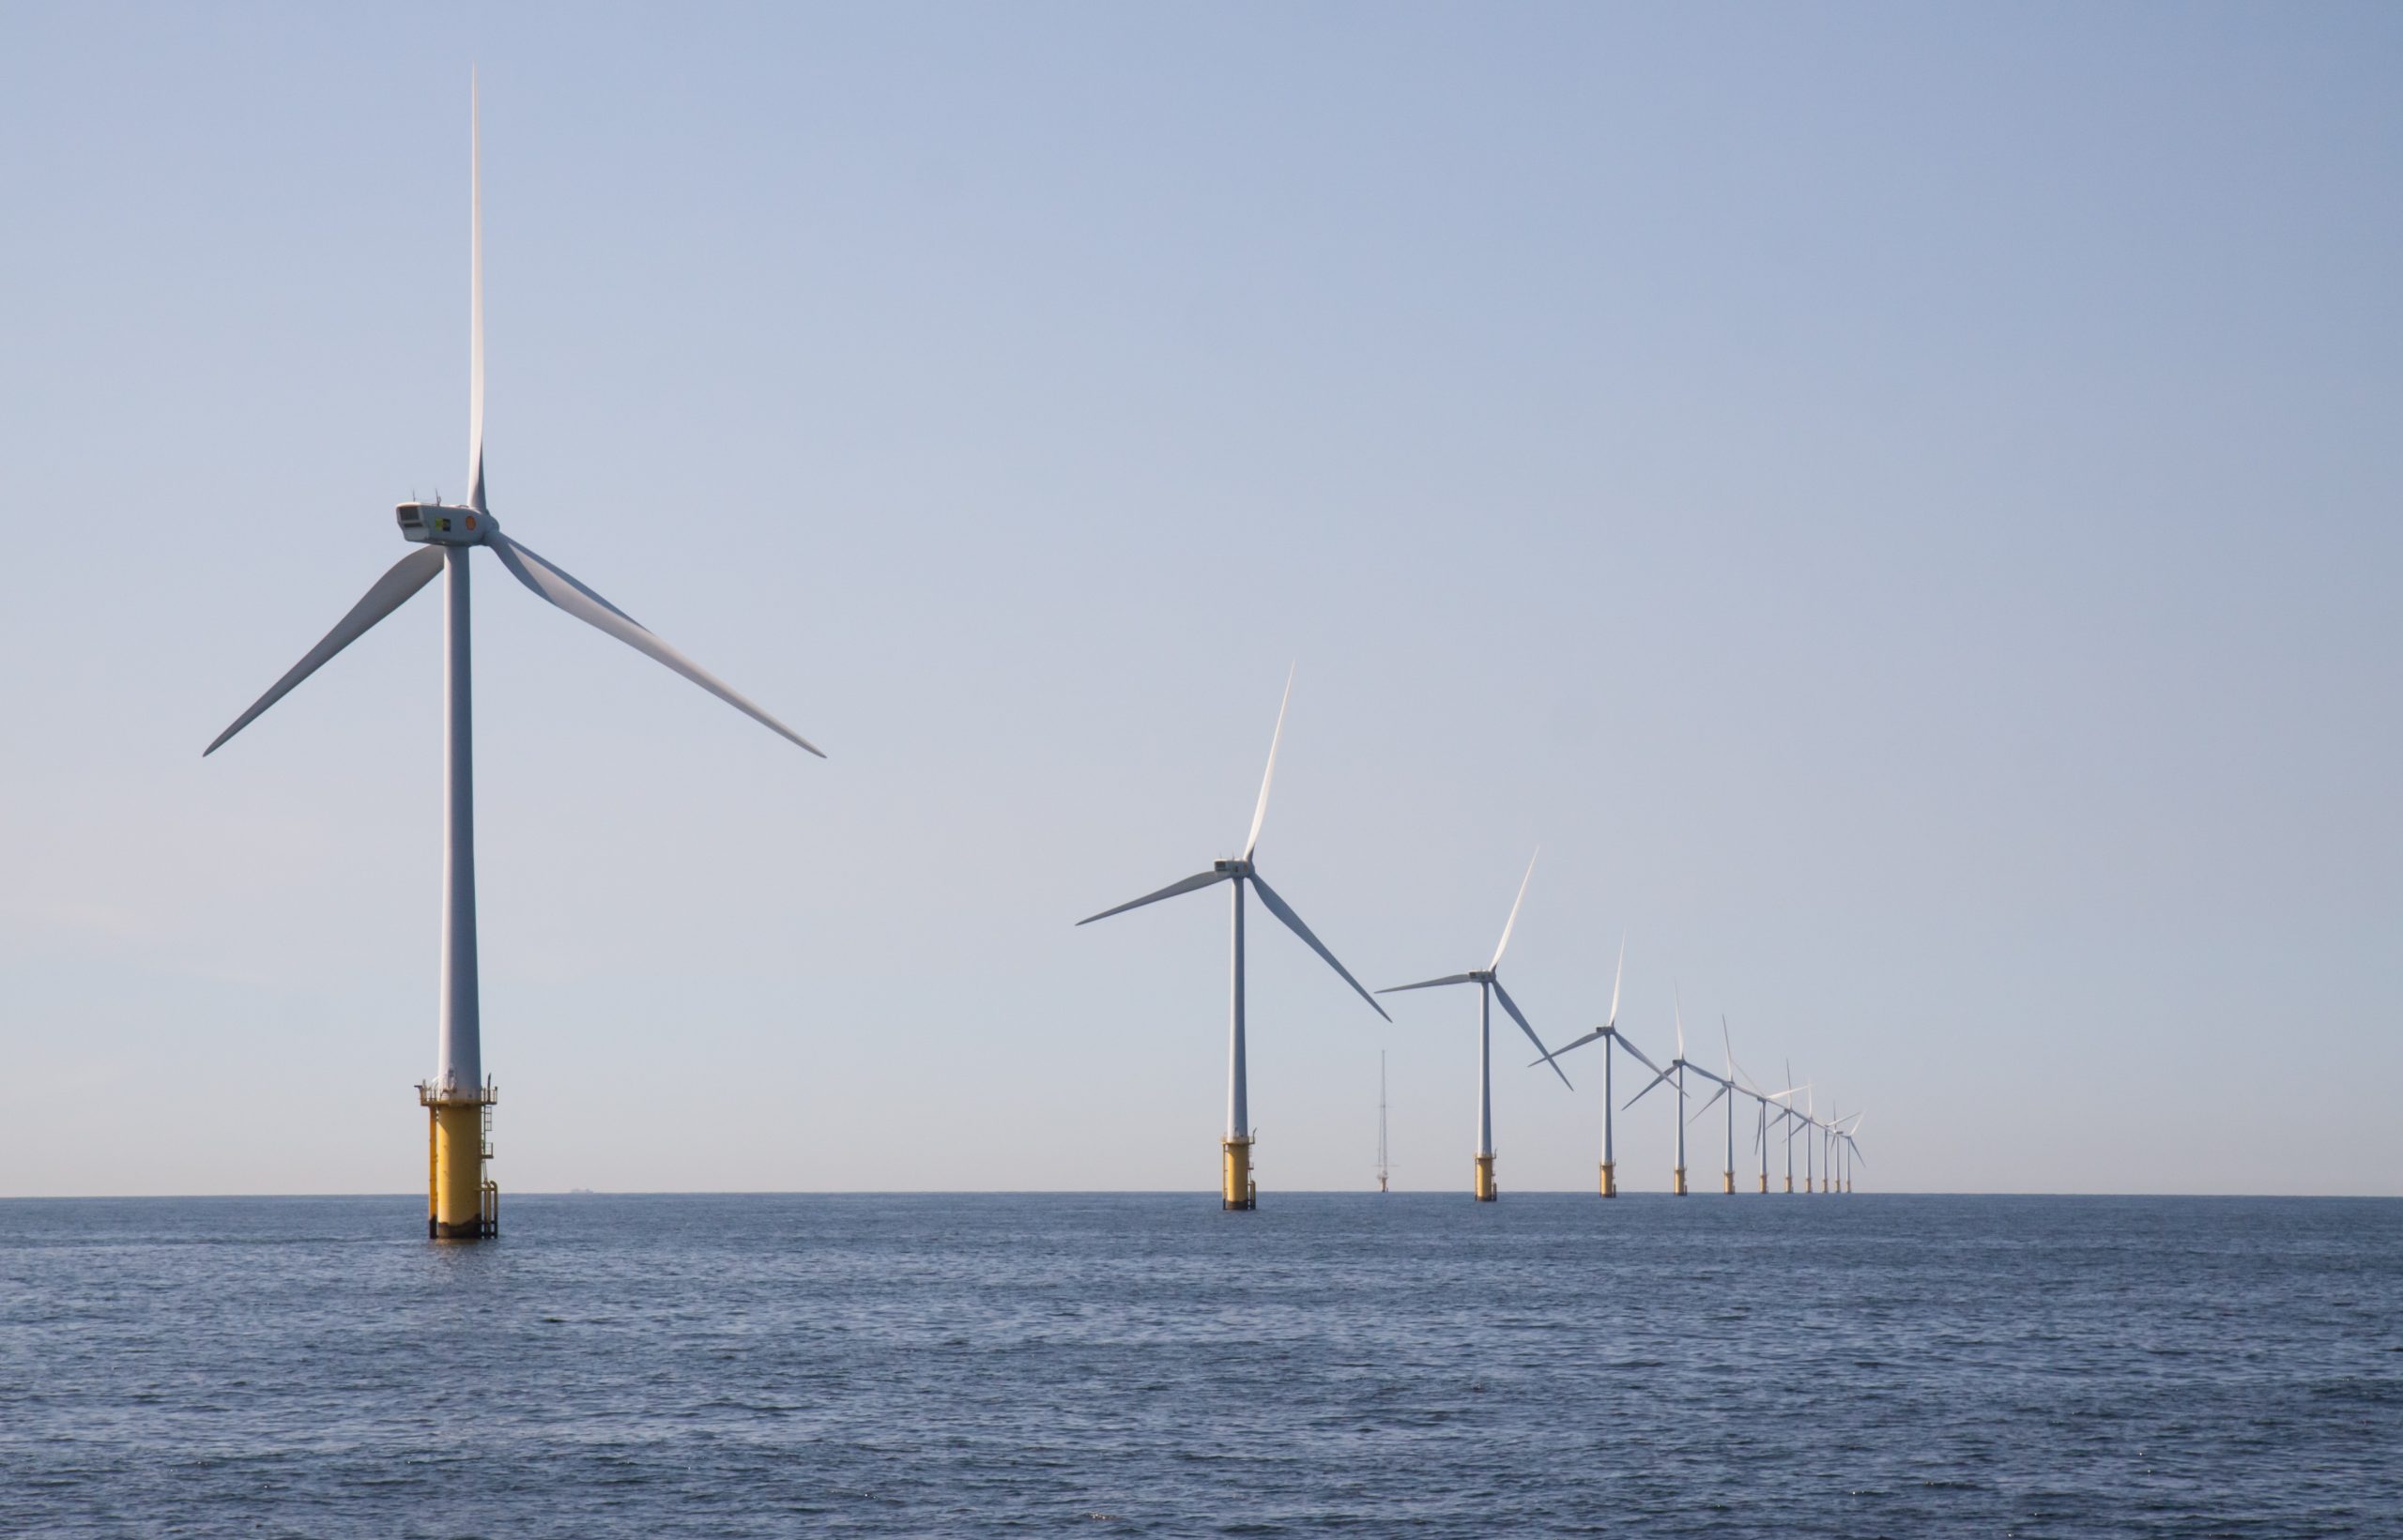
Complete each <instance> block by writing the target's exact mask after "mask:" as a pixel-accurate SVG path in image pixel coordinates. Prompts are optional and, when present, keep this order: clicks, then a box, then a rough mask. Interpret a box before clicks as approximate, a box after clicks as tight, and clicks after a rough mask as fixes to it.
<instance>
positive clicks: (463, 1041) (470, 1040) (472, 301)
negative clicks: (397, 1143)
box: [201, 77, 825, 1240]
mask: <svg viewBox="0 0 2403 1540" xmlns="http://www.w3.org/2000/svg"><path fill="white" fill-rule="evenodd" d="M467 125H468V127H467V144H468V149H467V189H468V191H467V204H468V240H467V249H468V259H467V269H468V277H467V294H468V300H467V306H468V344H467V358H468V372H467V501H466V502H464V503H459V504H449V503H443V502H440V501H436V502H432V503H421V502H407V503H403V504H401V505H400V506H399V508H398V510H397V511H396V516H397V518H398V519H399V521H400V527H401V538H402V539H404V540H406V541H412V542H414V543H417V544H420V545H421V546H423V547H424V549H422V550H418V551H413V552H411V553H410V554H409V555H407V556H406V557H402V558H401V559H400V560H399V561H398V562H396V563H394V564H393V566H392V568H391V570H390V572H386V573H385V574H384V575H383V576H382V577H380V578H378V579H377V580H376V582H375V587H371V588H369V589H368V590H367V595H366V597H365V598H363V599H361V600H360V602H358V603H357V604H355V605H353V606H351V610H350V613H349V614H347V615H345V616H344V617H343V618H342V619H341V620H339V621H337V622H336V623H335V625H334V629H333V630H331V631H329V632H328V633H326V635H325V639H324V640H323V641H320V642H319V643H318V644H317V645H316V646H315V647H314V648H310V649H309V653H308V655H307V656H306V657H304V658H302V659H301V660H300V661H299V662H298V663H295V664H293V665H292V668H291V669H290V671H289V672H287V673H286V674H285V675H284V676H283V678H282V679H278V680H276V681H275V683H274V685H273V686H272V687H271V688H270V689H268V693H267V694H264V695H261V696H260V697H259V698H258V699H257V701H255V702H254V703H253V705H252V707H251V709H249V710H247V711H244V712H243V713H242V714H241V715H240V716H238V717H237V718H235V719H234V724H233V725H232V726H230V727H228V728H226V729H225V730H224V731H223V732H222V733H220V734H218V735H217V738H216V740H215V741H214V742H212V743H210V744H209V745H208V747H207V748H206V749H204V750H202V751H201V753H202V756H203V757H207V755H211V754H214V753H216V752H217V750H218V749H219V748H220V747H221V746H222V745H223V743H224V742H225V740H227V739H229V738H232V737H233V736H234V735H235V734H236V733H238V732H240V731H241V730H242V729H243V728H244V727H246V726H248V725H250V724H251V723H252V722H253V720H255V719H256V718H257V716H258V715H259V713H260V712H262V711H265V710H266V709H268V707H270V706H273V705H274V704H275V703H276V702H277V701H279V700H282V699H283V697H284V696H285V695H286V694H289V693H290V692H291V691H292V689H293V687H294V686H296V685H298V683H299V682H300V681H301V680H303V679H307V678H308V677H309V676H310V675H312V674H314V673H315V672H316V671H317V670H318V668H320V667H322V666H323V665H324V664H325V663H326V662H327V661H328V660H329V659H330V658H332V657H333V656H334V654H336V653H337V652H340V651H341V650H342V649H343V648H346V647H348V646H349V645H350V644H351V643H353V642H355V641H357V640H358V639H359V638H360V637H361V636H363V635H365V634H366V633H367V632H368V631H369V630H370V629H371V628H372V627H374V626H375V623H376V622H377V621H378V620H381V619H383V618H385V617H386V616H388V615H390V614H391V613H392V612H393V611H394V610H396V609H398V608H400V607H401V605H402V604H403V603H405V602H407V601H408V599H409V598H410V596H412V595H413V594H415V593H416V592H417V591H418V590H419V589H420V588H422V587H425V586H426V585H427V584H428V583H431V582H433V581H434V577H435V574H436V573H437V572H438V573H440V574H441V575H442V579H443V585H442V599H443V648H442V694H443V745H442V770H443V774H442V821H443V830H444V841H443V847H442V1002H441V1014H440V1029H439V1031H438V1034H437V1037H436V1061H435V1075H434V1078H433V1079H432V1080H430V1081H427V1082H425V1083H424V1084H422V1085H421V1086H419V1087H418V1100H419V1101H420V1102H421V1104H422V1105H424V1106H425V1107H426V1109H427V1121H428V1123H429V1130H428V1138H429V1139H430V1141H431V1143H432V1153H431V1157H430V1159H429V1162H428V1166H429V1176H428V1188H429V1191H428V1194H427V1201H426V1209H427V1212H426V1233H427V1234H428V1235H429V1236H432V1237H434V1238H436V1239H437V1240H467V1239H473V1238H476V1237H479V1236H485V1235H490V1234H493V1233H495V1231H496V1229H497V1201H498V1198H497V1188H496V1187H495V1186H494V1184H493V1183H491V1182H488V1181H487V1180H485V1176H484V1162H485V1161H486V1160H487V1159H488V1158H489V1155H488V1152H487V1150H486V1147H485V1142H484V1132H485V1128H486V1126H487V1122H488V1119H489V1117H490V1114H489V1111H488V1109H489V1108H490V1107H491V1105H492V1104H493V1103H494V1102H495V1101H496V1100H497V1092H496V1091H495V1090H494V1088H493V1085H492V1082H491V1081H490V1080H489V1079H488V1078H487V1077H486V1076H485V1075H484V1073H483V1056H482V1041H481V1037H482V1032H481V1027H482V1023H481V1020H480V1017H479V1014H478V1008H477V1007H478V991H477V982H476V837H475V828H476V820H475V756H474V752H473V747H472V737H473V731H472V729H473V712H472V704H471V691H470V688H469V666H468V664H469V648H468V628H467V557H468V553H469V552H471V551H472V550H473V549H474V548H475V547H477V546H479V545H482V546H484V547H486V548H487V549H489V550H490V551H491V552H492V554H493V555H494V556H496V557H499V558H500V564H501V565H502V566H503V567H505V568H507V569H508V570H509V572H510V574H511V575H512V576H513V577H515V578H516V579H517V581H519V582H520V583H523V584H525V585H526V587H528V588H531V589H533V590H534V592H535V593H536V594H538V595H540V596H541V597H542V598H543V599H545V600H548V601H549V602H551V603H553V604H556V605H558V606H559V608H560V609H563V610H565V611H567V613H568V614H570V615H573V616H574V617H575V618H577V619H579V620H582V621H584V622H586V623H587V624H589V625H591V626H593V627H595V628H597V629H599V630H601V631H604V632H606V633H608V634H610V635H612V636H614V637H616V638H617V639H618V640H620V641H621V642H623V643H625V644H626V645H627V646H628V647H631V648H635V650H636V651H638V652H642V653H645V654H647V655H649V656H650V657H651V658H654V659H656V660H658V661H659V662H660V663H665V664H666V666H667V667H669V668H671V669H673V670H675V671H676V672H677V673H679V674H681V675H682V676H684V678H686V679H690V680H692V681H693V682H694V683H695V684H697V685H699V686H700V687H701V688H702V689H704V690H707V691H708V692H709V693H710V694H713V695H715V696H717V697H718V698H719V699H720V700H723V701H725V702H726V703H727V705H729V706H732V707H733V708H734V709H737V710H739V711H742V712H743V713H744V714H745V715H747V716H749V717H751V718H752V719H753V720H755V721H757V722H759V723H761V724H764V725H766V726H767V727H769V728H770V729H772V730H773V731H774V732H777V733H780V734H782V735H783V736H784V737H785V738H787V739H789V740H792V741H793V742H794V743H797V744H799V745H801V747H803V748H804V749H807V750H808V751H809V752H810V753H811V754H815V755H819V758H821V759H822V758H824V757H825V755H822V754H819V750H818V749H817V747H816V746H815V745H813V744H811V743H810V742H808V741H807V740H804V739H803V738H802V737H801V735H800V734H798V733H796V732H794V731H793V730H792V729H791V728H789V727H788V726H786V725H785V724H783V723H781V722H778V721H777V720H776V719H775V718H773V717H772V716H770V715H769V714H768V713H767V712H765V711H763V710H761V709H759V708H758V707H757V706H754V705H753V704H752V703H751V702H749V701H747V700H745V699H743V698H742V696H741V695H739V694H735V693H734V691H733V690H731V689H730V688H728V687H727V685H726V684H725V683H724V682H723V681H721V680H720V679H717V678H716V677H715V676H714V675H712V674H711V673H709V672H708V671H707V670H706V669H704V668H702V667H701V666H700V665H699V664H698V663H694V662H693V661H692V660H691V659H689V658H687V657H685V656H684V655H683V654H682V653H681V652H679V651H677V650H676V649H675V648H672V647H669V646H668V645H667V644H666V642H664V641H662V640H660V639H659V638H658V637H657V636H655V635H653V634H652V633H650V632H649V631H647V630H645V629H644V628H643V627H642V626H640V625H638V624H636V623H635V620H634V619H633V618H632V617H630V616H628V615H627V614H626V613H625V612H624V611H623V610H620V609H619V608H618V607H617V606H616V605H615V604H612V603H610V602H608V601H607V600H605V599H604V598H602V597H601V596H600V595H599V594H597V593H594V592H593V591H592V590H591V589H590V588H588V587H585V586H584V585H583V584H581V583H579V582H577V581H576V580H575V579H574V578H573V577H570V576H569V575H568V574H567V573H566V572H562V571H561V570H560V569H559V568H558V567H555V566H553V565H552V564H551V563H550V562H548V561H545V560H543V558H542V557H538V556H536V555H535V554H534V553H533V552H532V551H529V550H528V549H527V548H526V547H525V546H523V545H520V544H518V543H516V542H515V541H512V540H511V539H510V538H509V537H508V536H506V535H503V534H502V533H501V532H500V523H499V521H498V520H497V519H495V518H494V517H493V516H492V511H491V510H490V509H489V508H488V507H487V506H486V505H485V502H484V282H483V191H482V175H481V172H480V170H479V166H478V161H479V159H480V147H481V146H480V145H479V143H478V140H479V133H478V130H477V123H476V102H475V86H474V82H473V79H472V77H471V78H470V81H469V84H468V106H467Z"/></svg>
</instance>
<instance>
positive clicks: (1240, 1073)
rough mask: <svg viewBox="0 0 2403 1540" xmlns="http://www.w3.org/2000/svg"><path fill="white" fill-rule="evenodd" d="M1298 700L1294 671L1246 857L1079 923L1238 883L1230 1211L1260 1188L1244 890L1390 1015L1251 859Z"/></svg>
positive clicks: (1226, 1175) (1223, 1179)
mask: <svg viewBox="0 0 2403 1540" xmlns="http://www.w3.org/2000/svg"><path fill="white" fill-rule="evenodd" d="M1292 702H1293V674H1292V673H1291V672H1288V673H1287V674H1286V676H1285V698H1284V700H1282V701H1280V702H1279V703H1278V707H1277V731H1276V732H1275V733H1274V734H1272V735H1271V736H1270V738H1269V740H1268V770H1267V772H1266V773H1265V774H1263V775H1262V776H1261V778H1260V800H1259V801H1258V802H1256V803H1255V804H1253V806H1252V810H1251V832H1250V833H1249V834H1248V835H1247V836H1246V837H1245V839H1244V842H1243V854H1242V855H1240V856H1237V857H1236V858H1234V859H1233V860H1232V861H1212V862H1211V863H1210V869H1209V870H1208V871H1206V872H1197V873H1195V874H1194V875H1193V876H1191V877H1186V878H1185V879H1184V880H1182V881H1179V882H1171V883H1170V884H1169V885H1168V886H1167V887H1165V888H1162V889H1161V890H1160V891H1159V892H1156V893H1145V894H1144V895H1143V896H1142V897H1140V898H1137V899H1130V900H1128V901H1127V902H1126V903H1124V904H1121V905H1119V906H1118V907H1116V908H1110V909H1104V910H1102V911H1101V912H1100V913H1099V914H1089V915H1087V916H1085V918H1083V919H1082V920H1079V921H1078V922H1077V923H1078V924H1079V925H1090V924H1092V923H1093V922H1094V921H1096V920H1107V919H1109V918H1110V916H1111V915H1113V914H1125V912H1126V911H1127V910H1128V909H1140V908H1141V907H1143V906H1144V905H1146V904H1156V903H1158V902H1159V901H1160V900H1161V899H1163V898H1174V897H1176V896H1177V895H1178V894H1179V893H1189V892H1196V891H1197V890H1199V889H1202V888H1207V887H1209V886H1210V885H1211V884H1213V883H1217V882H1227V883H1232V884H1233V890H1234V897H1233V908H1234V945H1233V949H1232V953H1231V956H1232V970H1233V984H1232V991H1231V995H1230V999H1231V1000H1232V1004H1231V1006H1230V1008H1229V1013H1228V1020H1229V1025H1228V1029H1227V1136H1226V1137H1225V1138H1224V1139H1222V1140H1220V1141H1219V1146H1218V1148H1219V1154H1220V1159H1219V1163H1218V1170H1219V1188H1218V1193H1219V1200H1220V1201H1219V1206H1220V1207H1221V1208H1225V1209H1249V1208H1251V1207H1253V1206H1254V1204H1255V1203H1256V1202H1257V1200H1258V1194H1257V1192H1256V1190H1255V1184H1254V1182H1252V1180H1251V1146H1252V1133H1251V1104H1250V1091H1249V1084H1248V1081H1247V1076H1246V1075H1245V1070H1244V1039H1243V891H1244V886H1245V884H1247V883H1248V884H1250V886H1251V887H1252V888H1253V889H1254V890H1255V891H1257V892H1259V894H1260V902H1261V903H1262V904H1263V905H1265V906H1266V907H1267V909H1268V912H1269V913H1271V914H1273V915H1275V916H1276V917H1277V918H1278V919H1279V920H1281V921H1283V922H1285V926H1286V928H1287V929H1289V930H1291V931H1292V932H1293V934H1294V935H1296V936H1298V937H1300V938H1302V941H1303V943H1304V944H1305V945H1307V946H1308V947H1309V949H1310V950H1311V951H1312V952H1315V953H1318V954H1319V956H1320V957H1321V958H1322V959H1324V961H1325V963H1326V966H1327V967H1329V968H1333V969H1335V971H1336V972H1337V973H1338V974H1339V975H1340V976H1341V977H1342V980H1343V982H1344V983H1348V984H1350V985H1351V986H1352V988H1353V990H1354V991H1355V993H1357V994H1358V995H1359V997H1360V998H1361V999H1364V1000H1368V1002H1369V1009H1370V1010H1371V1011H1374V1012H1375V1013H1376V1014H1379V1015H1381V1016H1385V1007H1384V1006H1382V1005H1379V1004H1378V1003H1377V1002H1376V1000H1375V999H1372V998H1371V997H1370V994H1369V992H1368V990H1366V989H1364V988H1362V987H1361V984H1360V981H1359V980H1357V979H1355V978H1354V977H1353V976H1352V974H1351V971H1350V970H1349V969H1347V968H1345V967H1344V966H1343V965H1342V964H1341V963H1339V962H1337V961H1336V960H1335V953H1332V952H1329V951H1327V950H1326V948H1325V946H1324V944H1323V943H1321V942H1320V940H1319V938H1317V937H1315V936H1312V935H1311V934H1310V928H1309V926H1308V925H1305V924H1303V923H1302V917H1301V916H1300V915H1298V914H1295V913H1294V912H1293V908H1292V907H1290V906H1289V905H1287V904H1286V902H1285V901H1284V900H1283V899H1281V898H1279V897H1278V896H1277V890H1276V889H1274V888H1272V887H1270V886H1269V885H1268V882H1267V879H1266V878H1264V877H1262V876H1261V875H1260V869H1259V867H1258V866H1257V865H1255V864H1254V863H1253V861H1252V859H1251V857H1252V852H1253V851H1254V850H1257V849H1258V848H1259V847H1260V825H1261V822H1262V820H1263V819H1265V818H1266V817H1267V816H1268V786H1269V783H1270V782H1272V781H1274V780H1275V779H1276V778H1277V747H1278V744H1280V743H1282V742H1283V741H1284V740H1285V708H1286V706H1288V705H1290V704H1292ZM1385 1019H1386V1020H1387V1021H1391V1020H1392V1019H1393V1018H1392V1017H1391V1016H1385Z"/></svg>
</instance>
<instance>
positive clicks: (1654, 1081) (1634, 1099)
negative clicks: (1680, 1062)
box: [1619, 1070, 1669, 1112]
mask: <svg viewBox="0 0 2403 1540" xmlns="http://www.w3.org/2000/svg"><path fill="white" fill-rule="evenodd" d="M1668 1077H1669V1072H1668V1071H1667V1070H1662V1071H1661V1073H1660V1074H1658V1075H1654V1076H1653V1077H1652V1078H1651V1079H1649V1080H1646V1081H1645V1082H1644V1090H1639V1091H1637V1092H1636V1093H1635V1094H1634V1095H1632V1096H1630V1097H1629V1098H1628V1099H1627V1101H1626V1103H1625V1104H1624V1105H1621V1106H1620V1108H1619V1110H1620V1111H1621V1112H1624V1111H1626V1110H1627V1109H1628V1107H1631V1106H1633V1105H1635V1104H1636V1103H1638V1102H1640V1101H1642V1100H1644V1098H1645V1094H1646V1093H1647V1092H1649V1091H1650V1090H1651V1089H1652V1088H1653V1087H1654V1086H1657V1085H1659V1084H1660V1083H1661V1081H1663V1080H1666V1079H1667V1078H1668Z"/></svg>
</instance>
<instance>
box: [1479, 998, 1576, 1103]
mask: <svg viewBox="0 0 2403 1540" xmlns="http://www.w3.org/2000/svg"><path fill="white" fill-rule="evenodd" d="M1493 998H1494V999H1498V1000H1500V1001H1501V1002H1502V1009H1503V1010H1505V1011H1508V1012H1509V1013H1510V1019H1511V1020H1512V1021H1515V1022H1517V1023H1518V1024H1519V1030H1521V1031H1523V1032H1524V1033H1526V1034H1527V1041H1528V1042H1530V1043H1532V1044H1535V1045H1536V1052H1538V1053H1539V1054H1541V1055H1543V1061H1544V1062H1545V1063H1547V1064H1551V1065H1552V1073H1553V1074H1554V1075H1558V1076H1560V1083H1561V1084H1562V1085H1564V1086H1569V1072H1568V1071H1567V1070H1564V1069H1562V1068H1561V1067H1560V1066H1559V1064H1557V1063H1556V1062H1554V1060H1553V1057H1552V1050H1551V1049H1550V1048H1547V1047H1545V1046H1544V1045H1543V1039H1541V1038H1539V1037H1538V1036H1536V1029H1534V1028H1533V1027H1531V1026H1529V1025H1527V1018H1526V1015H1525V1014H1524V1013H1523V1012H1522V1011H1521V1010H1520V1009H1519V1002H1518V1001H1517V1000H1514V999H1511V998H1510V992H1509V991H1508V989H1505V988H1503V987H1502V981H1501V980H1499V979H1496V980H1494V981H1493ZM1527 1067H1528V1068H1529V1069H1533V1068H1534V1067H1535V1066H1534V1065H1532V1064H1530V1065H1529V1066H1527ZM1576 1089H1577V1088H1576V1087H1575V1086H1569V1090H1576Z"/></svg>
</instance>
